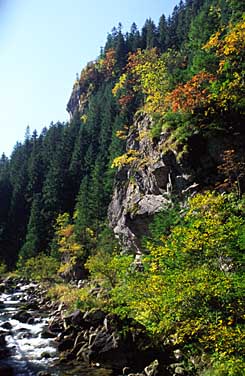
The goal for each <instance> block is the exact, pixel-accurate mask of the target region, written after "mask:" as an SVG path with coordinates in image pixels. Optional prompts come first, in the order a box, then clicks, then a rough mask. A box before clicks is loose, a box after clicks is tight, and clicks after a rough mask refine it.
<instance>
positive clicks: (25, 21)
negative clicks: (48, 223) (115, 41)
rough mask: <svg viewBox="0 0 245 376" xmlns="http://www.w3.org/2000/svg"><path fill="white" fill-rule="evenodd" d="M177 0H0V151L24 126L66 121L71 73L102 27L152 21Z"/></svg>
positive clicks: (101, 35)
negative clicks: (149, 19)
mask: <svg viewBox="0 0 245 376" xmlns="http://www.w3.org/2000/svg"><path fill="white" fill-rule="evenodd" d="M177 3H178V1H176V0H123V1H122V0H0V52H1V55H0V106H1V107H0V153H2V152H5V153H6V154H7V155H10V153H11V151H12V149H13V147H14V145H15V143H16V142H17V141H22V140H23V137H24V134H25V129H26V127H27V126H28V125H29V126H30V128H31V131H33V130H34V129H37V130H38V132H40V131H41V130H42V128H43V127H44V126H47V127H48V126H49V124H50V122H51V121H54V122H56V121H58V120H59V121H66V120H68V115H67V113H66V104H67V102H68V99H69V96H70V94H71V90H72V85H73V82H74V80H75V77H76V73H80V71H81V69H82V68H83V67H84V66H85V65H86V63H87V62H89V61H91V60H94V59H95V58H96V57H97V56H98V54H99V52H100V47H101V46H104V44H105V41H106V36H107V33H108V32H110V31H111V29H112V27H113V26H117V25H118V23H119V22H121V23H122V25H123V32H126V31H128V30H129V29H130V26H131V24H132V23H133V22H136V24H137V26H138V28H139V29H140V28H141V27H142V26H143V24H144V21H145V20H146V18H149V17H151V18H152V19H153V20H154V21H155V22H156V23H157V22H158V20H159V18H160V16H161V14H163V13H164V14H165V15H166V16H168V15H169V14H171V13H172V10H173V8H174V6H175V5H176V4H177Z"/></svg>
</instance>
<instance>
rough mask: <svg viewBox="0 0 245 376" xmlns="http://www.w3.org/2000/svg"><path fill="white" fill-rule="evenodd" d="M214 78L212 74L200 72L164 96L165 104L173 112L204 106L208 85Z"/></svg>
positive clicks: (208, 95)
mask: <svg viewBox="0 0 245 376" xmlns="http://www.w3.org/2000/svg"><path fill="white" fill-rule="evenodd" d="M214 80H215V77H214V75H212V74H210V73H207V72H203V71H202V72H200V73H198V74H196V75H195V76H193V77H192V79H191V80H190V81H188V82H186V83H185V84H181V85H178V86H177V87H176V88H175V89H174V90H173V91H172V92H171V93H169V94H167V95H166V97H165V105H166V107H167V108H169V109H171V110H172V111H173V112H177V111H182V112H193V111H194V110H195V109H196V108H199V107H205V106H206V105H208V103H209V100H210V93H209V85H210V84H211V82H213V81H214Z"/></svg>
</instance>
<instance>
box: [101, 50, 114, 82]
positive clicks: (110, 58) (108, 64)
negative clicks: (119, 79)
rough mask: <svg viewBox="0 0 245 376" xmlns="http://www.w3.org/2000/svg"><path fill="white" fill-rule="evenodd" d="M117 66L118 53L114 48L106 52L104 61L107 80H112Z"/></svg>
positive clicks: (103, 66)
mask: <svg viewBox="0 0 245 376" xmlns="http://www.w3.org/2000/svg"><path fill="white" fill-rule="evenodd" d="M115 64H116V53H115V50H114V49H113V48H111V49H109V50H108V51H106V54H105V58H104V59H102V61H101V65H102V72H103V73H104V75H105V78H110V77H112V76H114V68H115Z"/></svg>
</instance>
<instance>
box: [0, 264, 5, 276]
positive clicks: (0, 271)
mask: <svg viewBox="0 0 245 376" xmlns="http://www.w3.org/2000/svg"><path fill="white" fill-rule="evenodd" d="M6 271H7V266H6V264H5V263H4V262H0V276H1V277H2V276H3V275H4V274H5V273H6Z"/></svg>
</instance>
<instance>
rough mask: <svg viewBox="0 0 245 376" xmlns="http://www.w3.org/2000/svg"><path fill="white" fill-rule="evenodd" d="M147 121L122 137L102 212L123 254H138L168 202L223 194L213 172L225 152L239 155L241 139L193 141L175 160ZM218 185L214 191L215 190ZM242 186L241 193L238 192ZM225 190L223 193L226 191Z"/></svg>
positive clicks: (240, 136)
mask: <svg viewBox="0 0 245 376" xmlns="http://www.w3.org/2000/svg"><path fill="white" fill-rule="evenodd" d="M151 128H152V120H151V118H150V117H149V116H147V115H141V116H140V117H138V118H137V119H136V120H135V123H134V125H133V126H132V127H131V130H130V132H129V135H128V137H127V146H126V151H127V153H126V154H125V155H124V158H122V162H121V165H120V166H119V169H118V172H117V175H116V179H115V186H114V192H113V196H112V200H111V203H110V206H109V210H108V217H109V221H110V225H111V227H112V228H113V230H114V232H115V234H116V235H117V237H119V239H120V240H121V242H122V244H123V245H124V247H125V248H126V249H131V250H134V251H135V252H136V253H141V252H142V247H141V244H140V239H141V238H142V236H144V235H147V234H148V226H149V223H150V222H151V221H152V217H153V215H154V214H155V213H157V212H159V211H160V210H161V209H163V208H167V207H168V205H169V204H170V203H171V201H172V199H173V197H178V199H184V198H185V197H188V196H189V195H191V194H193V193H195V192H196V191H198V190H202V189H214V188H216V189H220V190H223V189H226V188H227V184H226V186H225V184H221V183H223V182H224V180H225V179H224V178H225V177H224V176H222V174H221V173H220V171H219V168H218V166H219V165H221V164H222V163H223V155H224V154H223V153H224V151H225V150H231V149H233V148H235V150H236V155H237V158H238V160H239V159H240V160H242V155H243V154H244V145H245V142H244V134H243V133H241V132H236V133H234V132H231V134H229V133H228V132H227V133H226V134H224V133H221V134H220V135H219V134H218V133H217V134H216V135H215V136H214V135H212V137H208V136H204V135H198V134H196V135H193V136H192V137H190V139H189V140H188V143H187V145H186V146H187V150H188V152H187V153H186V154H185V155H183V156H182V158H179V156H177V153H176V152H175V151H174V150H171V149H170V148H169V147H167V140H168V139H169V134H168V133H162V134H161V135H160V137H159V138H158V139H157V140H154V139H152V137H151V132H150V129H151ZM219 185H220V187H219ZM243 185H244V182H243V181H242V180H241V187H242V189H243V190H244V187H243ZM228 188H229V187H228Z"/></svg>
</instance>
